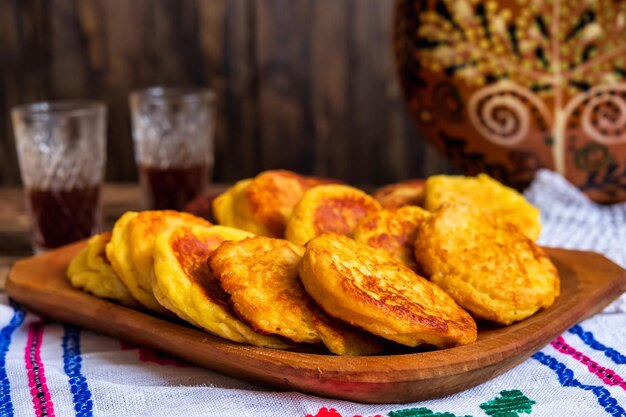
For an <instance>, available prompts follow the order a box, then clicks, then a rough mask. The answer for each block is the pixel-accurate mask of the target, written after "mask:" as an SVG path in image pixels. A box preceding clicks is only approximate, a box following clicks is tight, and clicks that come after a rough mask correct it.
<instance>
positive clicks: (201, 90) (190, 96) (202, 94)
mask: <svg viewBox="0 0 626 417" xmlns="http://www.w3.org/2000/svg"><path fill="white" fill-rule="evenodd" d="M129 96H130V99H131V100H138V99H148V100H150V101H151V102H154V103H165V102H166V101H168V100H170V99H177V100H182V101H183V102H189V103H192V102H197V101H201V100H207V101H209V102H210V103H213V102H214V101H215V99H216V94H215V90H213V89H212V88H209V87H188V86H180V87H163V86H152V87H148V88H142V89H138V90H133V91H131V92H130V95H129Z"/></svg>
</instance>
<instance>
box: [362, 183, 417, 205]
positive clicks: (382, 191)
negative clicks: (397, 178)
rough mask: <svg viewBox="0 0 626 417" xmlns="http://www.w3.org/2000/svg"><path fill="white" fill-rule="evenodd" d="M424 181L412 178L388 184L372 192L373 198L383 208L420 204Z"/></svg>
mask: <svg viewBox="0 0 626 417" xmlns="http://www.w3.org/2000/svg"><path fill="white" fill-rule="evenodd" d="M425 183H426V181H424V180H420V179H413V180H407V181H402V182H398V183H395V184H389V185H386V186H384V187H382V188H379V189H378V190H376V191H375V192H374V198H375V199H376V200H377V201H378V202H379V203H380V205H381V206H382V207H383V208H387V209H395V208H399V207H402V206H421V205H422V204H423V203H424V184H425Z"/></svg>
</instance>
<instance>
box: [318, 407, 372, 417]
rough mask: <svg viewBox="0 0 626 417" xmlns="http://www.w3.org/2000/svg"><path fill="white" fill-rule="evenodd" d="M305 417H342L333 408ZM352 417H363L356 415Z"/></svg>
mask: <svg viewBox="0 0 626 417" xmlns="http://www.w3.org/2000/svg"><path fill="white" fill-rule="evenodd" d="M306 417H343V416H342V415H341V414H339V413H338V412H337V410H335V409H334V408H331V409H328V408H326V407H322V408H320V410H319V411H318V412H317V414H315V415H313V414H307V415H306ZM354 417H363V416H361V415H356V416H354ZM370 417H383V416H381V415H380V414H376V415H375V416H370Z"/></svg>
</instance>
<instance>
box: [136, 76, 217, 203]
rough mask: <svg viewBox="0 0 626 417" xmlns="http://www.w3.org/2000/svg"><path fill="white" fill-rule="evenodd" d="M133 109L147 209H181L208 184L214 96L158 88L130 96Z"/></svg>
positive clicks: (205, 92)
mask: <svg viewBox="0 0 626 417" xmlns="http://www.w3.org/2000/svg"><path fill="white" fill-rule="evenodd" d="M130 108H131V113H132V125H133V141H134V144H135V161H136V162H137V167H138V170H139V184H140V187H141V191H142V196H143V205H144V208H146V209H151V210H164V209H173V210H182V209H183V207H184V206H185V204H186V203H187V202H189V201H190V200H193V199H194V198H195V197H197V196H199V195H201V194H203V193H205V192H206V189H207V187H208V184H209V180H210V175H211V171H212V168H213V131H214V125H215V94H214V93H213V92H212V91H211V90H209V89H204V88H162V87H153V88H148V89H146V90H141V91H135V92H133V93H131V95H130Z"/></svg>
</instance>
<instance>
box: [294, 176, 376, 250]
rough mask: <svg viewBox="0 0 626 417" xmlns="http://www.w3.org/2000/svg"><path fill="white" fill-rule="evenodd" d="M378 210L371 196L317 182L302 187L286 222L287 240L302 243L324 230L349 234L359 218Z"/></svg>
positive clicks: (344, 187) (344, 186)
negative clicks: (308, 186)
mask: <svg viewBox="0 0 626 417" xmlns="http://www.w3.org/2000/svg"><path fill="white" fill-rule="evenodd" d="M379 210H381V207H380V204H378V202H377V201H376V200H374V199H373V198H372V197H371V196H369V195H367V194H365V193H364V192H363V191H361V190H358V189H356V188H353V187H349V186H347V185H319V186H317V187H313V188H311V189H310V190H308V191H306V192H305V193H304V194H303V195H302V198H301V199H300V201H299V202H298V204H296V207H295V208H294V209H293V213H292V214H291V217H290V218H289V221H288V222H287V230H286V232H285V236H286V238H287V240H289V241H291V242H293V243H295V244H297V245H304V244H305V243H306V242H308V241H309V240H310V239H312V238H314V237H315V236H319V235H321V234H322V233H324V232H335V233H339V234H342V235H347V236H352V233H353V231H354V228H355V227H356V225H357V223H358V222H359V220H361V219H362V218H363V217H365V216H367V215H368V214H370V213H373V212H375V211H379Z"/></svg>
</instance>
